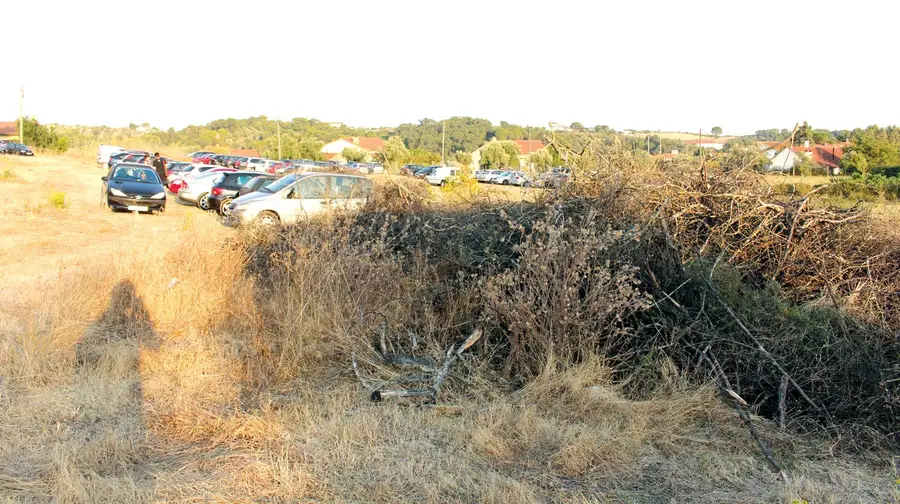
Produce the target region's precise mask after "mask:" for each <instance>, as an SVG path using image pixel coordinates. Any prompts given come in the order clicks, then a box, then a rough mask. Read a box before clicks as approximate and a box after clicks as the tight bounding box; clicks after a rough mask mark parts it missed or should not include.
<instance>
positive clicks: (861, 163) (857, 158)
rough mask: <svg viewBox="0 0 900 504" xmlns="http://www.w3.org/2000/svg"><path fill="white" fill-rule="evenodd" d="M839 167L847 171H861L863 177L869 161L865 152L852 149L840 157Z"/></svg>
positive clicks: (866, 171) (867, 171) (867, 170)
mask: <svg viewBox="0 0 900 504" xmlns="http://www.w3.org/2000/svg"><path fill="white" fill-rule="evenodd" d="M841 169H842V170H844V171H845V172H847V173H853V172H856V173H861V174H862V175H863V176H864V177H865V176H866V175H867V174H868V173H869V161H868V160H867V159H866V156H865V154H863V153H861V152H858V151H856V150H853V151H851V152H849V153H847V154H844V157H842V158H841Z"/></svg>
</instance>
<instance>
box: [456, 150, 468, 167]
mask: <svg viewBox="0 0 900 504" xmlns="http://www.w3.org/2000/svg"><path fill="white" fill-rule="evenodd" d="M455 157H456V162H457V163H459V164H461V165H463V166H470V165H471V164H472V154H470V153H468V152H462V151H460V152H457V153H456V154H455Z"/></svg>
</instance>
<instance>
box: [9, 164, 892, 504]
mask: <svg viewBox="0 0 900 504" xmlns="http://www.w3.org/2000/svg"><path fill="white" fill-rule="evenodd" d="M3 173H8V175H7V176H5V177H3V178H2V179H0V190H2V192H3V194H4V198H3V199H2V201H0V217H2V219H0V502H9V503H44V502H48V503H49V502H59V503H95V502H96V503H101V502H103V503H106V502H122V503H138V502H337V503H351V502H442V503H443V502H485V503H537V502H571V503H579V504H583V503H607V502H629V503H630V502H635V503H656V502H660V503H662V502H666V503H668V502H711V503H712V502H744V503H751V502H752V503H757V502H758V503H769V502H784V503H793V502H811V503H813V502H815V503H818V502H832V503H845V502H867V503H868V502H900V493H898V484H897V482H896V481H895V478H896V477H897V476H896V475H895V474H896V473H895V468H894V467H892V461H891V459H890V458H889V457H888V458H879V459H878V460H873V459H872V458H867V459H866V458H862V457H859V458H856V457H853V456H848V455H844V456H838V457H834V456H832V454H831V452H830V447H829V444H828V443H825V442H823V440H822V439H820V438H818V437H816V436H815V435H808V436H803V435H799V434H796V433H795V434H788V433H786V432H783V431H780V430H779V429H778V428H777V426H775V425H773V424H772V423H771V422H768V421H766V420H764V419H761V418H756V421H757V425H758V427H759V429H760V430H761V431H762V432H763V434H764V435H765V436H766V437H767V438H768V439H769V440H770V442H772V443H773V445H774V449H775V451H776V453H777V454H778V456H779V457H780V459H781V461H782V462H783V463H784V464H785V466H786V468H787V469H788V471H789V474H790V480H789V481H788V482H782V481H780V480H779V478H778V477H777V476H776V475H775V474H773V473H772V472H771V471H770V470H769V468H768V466H767V465H766V463H765V461H764V460H763V459H762V457H761V456H760V455H759V453H758V450H757V448H756V445H755V444H754V441H753V439H752V438H751V437H750V436H749V435H748V434H747V431H746V429H745V428H744V427H743V426H742V425H741V423H740V421H739V419H738V417H737V415H736V414H735V412H734V410H733V409H730V408H728V407H727V406H726V404H725V403H724V402H723V401H722V400H721V399H720V398H719V397H718V396H717V393H716V391H715V389H714V388H713V387H712V386H705V387H704V386H701V387H697V386H693V385H691V386H689V385H688V384H687V383H686V381H685V380H684V379H683V378H682V377H681V376H679V374H678V373H677V372H674V371H673V372H671V373H669V374H668V375H666V376H667V379H666V382H665V386H661V387H660V388H659V390H657V391H655V392H653V393H652V394H651V396H650V397H649V398H647V399H646V400H640V401H637V400H628V399H625V398H623V395H622V394H620V393H619V389H618V385H615V384H614V383H613V381H612V379H611V371H610V370H609V369H608V368H607V366H605V365H604V363H603V362H601V361H599V360H596V359H594V360H590V361H588V362H586V363H584V364H581V365H579V366H577V367H573V368H569V369H568V370H566V371H555V370H554V369H553V368H552V367H551V366H548V369H547V370H546V372H545V373H544V374H543V375H542V376H540V377H538V378H537V379H536V380H534V381H532V382H530V384H528V385H527V386H525V387H524V388H523V389H521V390H519V391H518V392H516V393H514V394H508V393H505V392H502V391H499V390H495V389H493V388H492V387H490V386H489V385H486V384H479V383H475V384H472V385H471V388H470V389H469V390H468V391H466V390H465V389H462V390H458V389H457V390H454V391H453V392H451V393H449V394H448V396H447V397H445V398H443V399H444V400H443V401H442V402H441V403H440V404H439V405H437V406H417V405H414V404H408V403H387V402H385V403H372V402H370V401H369V399H368V396H367V394H366V392H365V391H364V390H363V389H362V388H361V387H360V386H359V384H358V382H357V381H356V379H355V378H354V376H353V373H352V371H351V369H350V366H349V363H348V362H332V361H329V360H328V359H327V358H324V357H323V355H326V356H327V355H328V351H327V347H328V346H329V345H331V344H332V340H331V339H329V338H332V337H336V336H328V335H327V334H326V335H323V334H321V332H318V331H316V330H315V328H317V327H320V326H321V327H330V325H329V324H331V317H332V315H333V314H332V313H330V312H329V310H326V309H323V310H321V311H317V312H314V313H313V315H309V313H310V312H308V311H301V310H299V309H297V308H296V305H299V303H302V302H305V301H304V300H302V299H298V300H297V301H296V304H292V303H285V304H284V305H282V306H280V307H268V308H269V309H280V310H281V312H280V313H282V315H283V316H282V317H281V318H280V320H292V321H293V322H292V323H291V324H289V325H285V326H284V327H282V328H281V329H280V331H282V332H283V333H289V334H290V337H291V338H293V339H295V340H297V341H299V342H302V343H303V345H300V346H298V347H297V348H298V349H297V351H295V352H284V351H281V352H280V353H279V352H277V351H276V349H274V348H270V347H268V346H266V345H265V344H263V343H262V342H266V341H271V340H272V338H273V336H274V335H272V334H264V333H261V332H259V327H261V325H259V324H256V322H257V321H258V319H259V318H260V317H262V316H263V315H262V314H263V313H264V311H263V310H261V308H260V303H264V302H265V300H259V299H255V298H254V297H253V295H252V294H251V293H252V292H253V290H254V285H253V280H252V279H251V278H249V277H248V276H247V275H246V274H245V270H244V267H245V266H246V262H247V258H246V257H244V256H242V254H241V252H240V247H235V246H231V245H229V244H230V243H231V242H232V241H240V240H242V239H245V236H243V234H242V232H237V231H233V230H230V229H226V228H224V227H222V226H221V225H220V224H219V223H218V222H217V221H216V219H215V217H214V216H213V215H208V214H202V213H200V212H199V211H198V210H197V209H196V208H189V207H185V206H180V205H178V204H177V203H175V202H173V201H170V202H169V208H168V210H167V212H166V213H165V214H164V215H162V216H147V215H130V214H112V213H109V212H108V211H105V210H104V209H101V208H100V206H99V198H100V181H99V177H100V176H101V175H102V173H101V170H100V169H98V168H97V167H96V166H94V165H92V164H91V163H90V161H85V160H81V159H75V158H71V157H36V158H34V159H13V158H8V157H7V158H0V174H3ZM54 193H65V195H64V197H63V198H60V197H59V196H57V197H55V198H54V196H53V195H54ZM491 194H492V195H493V193H491ZM524 194H526V193H525V192H523V191H521V190H519V189H509V190H506V189H504V190H502V191H500V192H498V193H496V196H492V197H496V198H506V200H507V201H510V200H515V198H522V197H523V195H524ZM442 197H446V198H455V199H459V200H462V201H464V200H465V198H466V197H467V196H466V195H465V194H451V195H449V196H448V195H446V194H443V196H442ZM525 197H527V196H525ZM51 200H54V201H57V202H59V201H62V203H61V204H55V203H51ZM312 260H313V258H311V261H312ZM315 264H317V265H318V266H332V267H338V265H322V264H320V263H315ZM326 277H327V278H331V277H330V276H328V275H319V274H311V275H310V277H309V278H298V279H296V280H294V281H296V282H301V281H309V282H317V281H318V282H321V281H323V280H321V279H322V278H326ZM360 281H361V280H360ZM341 288H342V287H341V286H340V285H334V286H333V289H335V290H339V289H341ZM397 289H398V290H402V289H403V286H402V285H397ZM325 292H327V291H325ZM334 309H335V310H338V309H339V307H334ZM304 317H309V318H304ZM277 336H282V337H283V336H284V334H279V335H277ZM273 356H278V358H277V359H276V360H273ZM269 365H273V366H277V367H278V369H279V370H280V372H281V379H280V380H278V381H277V382H276V381H265V380H260V379H259V378H258V376H259V375H260V373H259V368H260V367H261V366H269ZM262 374H265V373H262Z"/></svg>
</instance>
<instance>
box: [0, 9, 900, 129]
mask: <svg viewBox="0 0 900 504" xmlns="http://www.w3.org/2000/svg"><path fill="white" fill-rule="evenodd" d="M898 14H900V3H898V2H885V1H879V2H877V3H876V2H875V1H869V0H858V1H856V2H831V1H827V0H819V1H806V0H780V1H768V0H760V1H754V2H732V1H723V0H717V1H705V0H691V1H679V0H669V1H660V2H654V1H650V0H645V1H642V2H627V1H616V2H604V1H598V0H582V1H580V2H575V1H570V0H554V1H552V2H530V1H498V0H495V1H483V0H482V1H469V0H455V1H452V2H448V1H444V2H435V1H429V0H416V1H405V0H396V1H394V0H381V1H378V2H373V1H364V0H361V1H357V0H342V1H308V0H300V1H294V2H289V1H286V0H280V1H277V2H276V1H269V0H253V1H246V0H244V1H239V2H234V1H230V0H220V1H215V2H212V1H209V2H207V1H194V0H181V1H170V0H158V1H154V2H125V1H121V0H117V1H99V0H80V1H78V2H72V1H69V0H64V1H45V0H28V1H27V2H20V3H19V4H18V6H17V8H16V14H15V16H14V17H13V18H12V19H6V20H5V21H4V23H3V31H4V35H5V36H4V37H3V38H4V41H6V44H4V53H5V54H6V57H5V58H4V60H5V63H4V65H3V67H2V69H0V121H3V120H14V119H15V118H16V117H17V115H18V109H19V88H20V86H23V87H24V90H25V100H24V111H25V115H28V116H31V117H35V118H37V119H38V120H39V121H41V122H44V123H63V124H86V125H100V124H106V125H110V126H125V125H127V124H128V123H132V122H133V123H137V124H140V123H143V122H148V123H150V124H151V125H154V126H157V127H162V128H168V127H170V126H171V127H175V128H176V129H179V128H182V127H184V126H186V125H188V124H204V123H206V122H208V121H211V120H213V119H219V118H227V117H234V118H242V117H249V116H257V115H266V116H268V117H270V118H276V117H277V118H281V119H286V120H287V119H290V118H292V117H309V118H317V119H320V120H323V121H340V122H344V123H346V124H349V125H353V126H367V127H376V126H394V125H398V124H401V123H405V122H416V121H418V120H419V119H422V118H432V119H441V118H445V117H450V116H474V117H482V118H486V119H490V120H491V121H493V122H494V123H499V122H500V121H501V120H504V121H508V122H511V123H514V124H521V125H531V126H547V125H548V124H549V123H550V122H555V123H561V124H570V123H572V122H574V121H579V122H581V123H582V124H584V125H586V126H593V125H598V124H603V125H608V126H611V127H613V128H616V129H620V130H621V129H631V128H634V129H649V130H662V131H691V132H693V131H697V130H699V129H703V130H704V131H708V130H709V129H711V128H712V127H713V126H720V127H722V128H723V130H724V131H725V133H751V132H753V131H756V130H757V129H767V128H788V129H790V128H793V126H794V124H795V123H796V122H798V121H800V122H802V121H804V120H806V121H808V122H809V123H810V124H811V125H812V126H813V127H816V128H827V129H845V128H846V129H852V128H854V127H857V126H859V127H865V126H867V125H870V124H879V125H882V126H884V125H889V124H897V123H900V99H898V88H897V82H898V79H897V77H900V71H898V66H897V51H896V49H897V48H898V42H897V40H896V29H895V28H896V27H895V23H896V19H898V17H900V16H898ZM13 55H20V57H19V56H17V57H13Z"/></svg>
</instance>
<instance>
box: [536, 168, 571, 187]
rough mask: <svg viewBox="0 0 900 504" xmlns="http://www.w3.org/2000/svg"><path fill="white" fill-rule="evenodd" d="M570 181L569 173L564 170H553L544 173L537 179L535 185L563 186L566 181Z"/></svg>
mask: <svg viewBox="0 0 900 504" xmlns="http://www.w3.org/2000/svg"><path fill="white" fill-rule="evenodd" d="M568 181H569V173H568V172H562V171H559V172H557V171H552V172H547V173H542V174H541V176H540V177H539V178H538V180H537V181H536V183H535V185H537V186H539V187H555V188H559V187H562V186H563V185H564V184H565V183H566V182H568Z"/></svg>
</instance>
